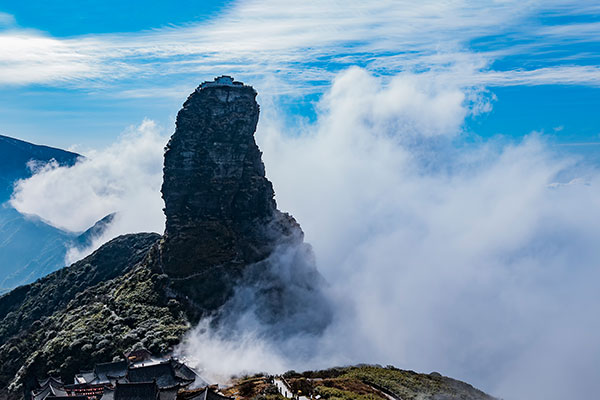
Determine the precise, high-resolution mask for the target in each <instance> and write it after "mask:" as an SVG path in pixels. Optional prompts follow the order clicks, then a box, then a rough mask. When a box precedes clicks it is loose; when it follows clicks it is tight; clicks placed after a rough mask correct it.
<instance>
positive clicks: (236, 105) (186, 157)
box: [161, 77, 302, 309]
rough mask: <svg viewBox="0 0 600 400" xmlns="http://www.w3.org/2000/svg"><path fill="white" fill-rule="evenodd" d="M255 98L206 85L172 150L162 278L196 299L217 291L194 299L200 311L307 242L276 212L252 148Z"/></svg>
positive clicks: (187, 111) (238, 89) (219, 84)
mask: <svg viewBox="0 0 600 400" xmlns="http://www.w3.org/2000/svg"><path fill="white" fill-rule="evenodd" d="M256 95H257V93H256V91H255V90H254V89H253V88H252V87H251V86H246V85H243V84H241V83H239V82H235V81H233V79H232V78H230V77H220V78H217V79H215V81H214V82H205V83H203V84H202V85H200V86H199V87H198V89H196V91H195V92H194V93H192V94H191V95H190V96H189V97H188V99H187V101H186V102H185V103H184V105H183V108H182V109H181V110H180V111H179V114H178V115H177V122H176V129H175V133H174V134H173V136H172V137H171V140H170V141H169V143H168V145H167V151H166V153H165V164H164V181H163V186H162V194H163V199H164V201H165V215H166V217H167V222H166V230H165V236H164V241H163V244H162V246H161V256H162V265H163V270H164V272H165V273H167V274H168V275H169V276H170V277H171V278H173V279H174V280H175V281H180V282H181V284H179V286H180V287H179V288H178V289H179V291H183V292H184V293H185V294H186V295H187V296H189V297H190V298H193V297H194V296H193V295H194V293H196V292H198V291H199V289H202V290H204V289H208V290H209V291H210V290H212V291H213V292H214V295H215V296H214V297H211V298H210V299H209V298H208V297H209V296H206V293H204V294H203V298H202V299H195V301H196V302H197V303H199V304H200V305H201V308H208V309H211V308H213V309H214V307H217V306H218V305H220V303H222V302H223V301H224V299H226V298H227V297H228V294H227V293H228V292H230V291H231V288H232V285H231V284H228V283H227V282H230V281H231V280H233V279H235V278H236V277H239V276H241V273H242V272H243V269H244V266H246V265H249V264H252V263H256V262H258V261H261V260H263V259H265V258H266V257H268V256H269V255H270V254H271V252H272V251H273V249H274V248H275V246H276V245H277V244H278V243H281V242H282V241H290V240H291V241H299V242H301V241H302V231H301V229H300V227H299V225H298V224H297V223H296V221H295V220H294V219H293V218H292V217H290V216H289V215H287V214H283V213H281V212H279V211H278V210H277V208H276V204H275V200H274V193H273V186H272V185H271V182H269V180H268V179H267V178H266V177H265V168H264V165H263V162H262V160H261V152H260V150H259V149H258V146H257V145H256V142H255V140H254V132H255V130H256V125H257V123H258V114H259V106H258V104H257V103H256V100H255V99H256ZM199 276H201V277H202V279H201V281H202V282H199V280H198V279H194V277H199ZM209 281H210V282H209ZM186 282H187V283H186ZM192 283H193V284H192ZM207 285H208V286H209V287H207ZM200 286H202V287H200ZM217 292H218V293H217ZM219 293H221V295H219Z"/></svg>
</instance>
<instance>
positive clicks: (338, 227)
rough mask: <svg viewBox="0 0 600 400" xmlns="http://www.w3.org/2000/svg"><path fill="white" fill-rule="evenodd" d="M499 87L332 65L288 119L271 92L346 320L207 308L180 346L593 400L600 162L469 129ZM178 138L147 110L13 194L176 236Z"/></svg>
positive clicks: (239, 369)
mask: <svg viewBox="0 0 600 400" xmlns="http://www.w3.org/2000/svg"><path fill="white" fill-rule="evenodd" d="M258 89H260V88H258ZM491 100H492V99H490V97H489V96H488V95H487V94H486V92H485V91H482V90H480V89H478V88H473V87H466V86H464V85H463V84H462V83H461V81H460V80H454V79H452V77H451V75H445V74H440V75H437V76H432V75H429V74H412V73H408V72H407V73H402V74H399V75H396V76H394V77H392V78H391V79H386V78H381V77H376V76H374V75H372V74H371V73H369V72H367V71H366V70H365V69H361V68H351V69H349V70H347V71H345V72H343V73H340V74H339V75H338V76H337V77H336V78H335V80H334V81H333V84H332V86H331V88H330V90H328V91H327V93H326V94H325V95H324V96H323V98H322V99H321V100H320V101H319V103H318V104H317V111H318V112H317V114H318V118H317V120H316V121H315V122H314V123H311V122H306V121H298V123H297V124H290V123H289V121H288V122H286V121H285V120H286V116H284V115H282V114H281V112H280V110H278V108H277V104H276V102H275V100H274V99H273V98H270V97H268V96H261V99H260V102H261V110H262V115H261V120H260V122H259V131H258V132H257V140H258V142H259V145H260V147H261V150H262V151H263V152H264V161H265V164H266V169H267V174H268V176H269V179H271V180H272V181H273V184H274V187H275V190H276V193H277V201H278V204H279V208H280V209H282V210H284V211H289V212H291V213H292V214H293V215H294V216H295V217H296V218H297V219H298V221H299V222H300V223H301V225H302V227H303V229H304V231H305V233H306V240H307V241H308V242H310V243H311V244H312V245H313V246H314V250H315V254H316V257H317V263H318V266H319V270H320V271H321V273H322V274H323V276H324V278H325V279H326V280H327V282H328V284H329V286H328V288H327V289H326V295H327V296H328V299H329V301H330V302H331V303H332V304H334V305H335V313H334V316H333V318H334V319H333V322H332V323H331V324H330V325H329V327H328V328H327V330H326V331H325V332H324V333H323V334H322V335H313V334H299V335H289V336H286V337H284V338H273V337H272V336H269V335H267V334H265V332H266V331H268V329H269V326H265V325H264V323H261V322H260V318H259V316H257V315H254V314H253V313H252V312H249V313H245V314H243V315H242V316H240V315H231V316H232V317H239V318H238V320H237V322H236V325H235V327H236V330H235V334H234V335H231V334H228V335H224V334H223V333H222V332H220V331H215V330H214V329H212V328H210V324H209V321H203V323H201V324H200V325H199V326H198V327H196V328H195V329H194V331H193V332H192V333H191V334H190V335H189V337H188V339H187V344H186V345H184V346H182V348H181V349H180V352H181V353H182V354H184V355H185V356H186V357H187V358H188V359H189V360H191V361H192V362H194V363H196V364H197V365H198V366H200V367H201V368H204V369H205V374H206V375H207V377H209V378H213V379H225V378H226V377H227V376H229V375H230V374H235V373H243V372H249V371H256V370H263V371H269V372H282V371H284V370H286V369H290V368H293V369H296V370H301V369H305V368H311V369H312V368H319V367H331V366H333V365H339V364H351V363H359V362H373V363H380V364H394V365H396V366H398V367H401V368H407V369H414V370H417V371H422V372H430V371H434V370H435V371H439V372H441V373H443V374H445V375H449V376H452V377H455V378H458V379H462V380H465V381H468V382H469V383H471V384H473V385H475V386H477V387H479V388H481V389H484V390H486V391H488V392H490V393H491V394H493V395H496V396H500V397H503V398H506V399H561V398H593V397H594V395H595V393H597V392H598V391H599V390H600V383H599V382H600V381H599V380H598V379H596V377H595V374H596V371H597V368H596V366H597V365H598V362H599V361H600V339H598V337H597V335H596V334H595V332H597V331H598V329H599V328H600V317H599V316H598V315H597V313H596V312H595V305H596V304H598V303H599V301H600V295H599V294H598V291H597V288H596V286H597V285H596V282H598V279H599V278H600V268H598V263H597V260H598V259H600V247H599V246H597V238H598V237H600V225H599V224H598V223H597V221H598V219H599V217H600V204H599V203H600V200H598V199H600V193H599V189H598V188H599V187H600V186H599V184H600V174H599V173H598V171H597V169H595V168H593V167H590V166H586V164H585V163H583V162H581V160H577V159H575V158H569V157H567V156H565V155H561V154H556V153H554V152H553V151H552V150H551V147H550V146H549V145H548V143H547V139H546V138H545V137H544V136H542V135H540V134H535V133H532V134H531V135H529V136H527V137H525V138H523V139H520V140H514V139H510V140H509V139H506V138H502V137H498V138H493V139H490V140H487V141H482V140H481V139H480V138H478V137H477V136H475V135H469V134H467V133H465V132H463V130H462V126H463V123H464V121H465V118H467V117H469V116H472V115H476V114H479V113H483V112H486V110H489V109H490V107H491V103H490V101H491ZM165 142H166V138H165V137H164V136H161V135H159V134H157V133H155V128H154V127H153V126H152V123H150V122H145V123H143V124H142V125H141V126H140V127H139V128H138V130H137V131H136V132H135V133H132V134H130V135H126V136H125V137H124V138H123V139H122V140H121V142H120V143H119V144H117V145H115V146H112V147H110V148H109V149H107V150H106V151H104V152H98V153H97V154H93V155H92V154H90V155H89V157H88V160H87V161H85V162H82V163H80V164H77V165H76V166H75V167H72V168H69V169H63V168H54V167H48V168H46V169H44V170H42V171H40V173H39V174H37V175H35V176H34V177H33V178H31V179H30V180H27V181H24V182H22V183H21V184H20V185H19V187H18V190H17V192H16V194H15V196H14V198H13V204H14V205H15V206H16V207H17V208H18V209H19V210H21V211H23V212H29V213H35V214H38V215H40V216H41V217H43V218H44V219H46V220H49V221H51V222H53V223H54V224H56V225H57V226H63V227H67V228H69V229H84V228H85V227H87V226H88V225H90V224H91V223H93V222H94V221H95V220H96V219H98V218H100V217H102V216H103V215H105V214H107V213H109V212H112V211H118V212H119V213H120V215H121V216H122V218H123V221H127V222H126V223H125V222H123V223H122V225H119V226H120V228H119V229H116V228H115V231H112V232H111V234H116V233H121V232H125V231H137V230H148V229H149V230H156V231H159V232H162V226H163V225H162V224H163V219H162V218H163V216H162V212H161V207H162V203H161V201H160V196H159V192H158V190H159V188H160V175H161V174H160V169H161V166H162V148H163V145H164V143H165ZM285 270H286V268H285V266H282V267H281V269H278V271H285ZM246 289H248V288H246ZM250 289H251V288H250ZM242 292H244V291H242ZM244 293H245V295H247V292H244ZM237 300H239V298H238V299H237ZM310 311H311V310H307V312H310ZM234 314H235V313H234ZM242 317H243V318H242ZM296 322H298V321H296Z"/></svg>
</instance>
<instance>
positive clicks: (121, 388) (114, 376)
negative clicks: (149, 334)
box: [31, 349, 229, 400]
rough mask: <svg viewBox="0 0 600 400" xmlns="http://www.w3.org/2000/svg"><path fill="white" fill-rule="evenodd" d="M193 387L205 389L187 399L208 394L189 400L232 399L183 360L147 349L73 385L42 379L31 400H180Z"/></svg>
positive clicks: (85, 373) (82, 376)
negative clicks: (183, 392) (184, 392)
mask: <svg viewBox="0 0 600 400" xmlns="http://www.w3.org/2000/svg"><path fill="white" fill-rule="evenodd" d="M193 387H196V388H198V387H202V388H204V389H201V390H199V389H194V390H192V391H191V392H188V394H187V395H186V396H190V394H189V393H193V394H195V393H197V394H198V395H200V394H201V393H204V395H203V396H204V398H199V397H197V396H196V397H186V399H187V398H190V399H196V398H198V399H199V400H229V398H227V397H224V396H222V395H220V394H218V393H216V392H215V391H214V390H215V389H209V388H208V383H207V382H206V381H205V380H204V379H202V378H201V377H200V376H199V375H198V374H197V373H196V372H195V371H194V370H193V369H191V368H189V367H188V366H187V365H185V364H184V363H182V362H181V361H179V360H177V359H174V358H169V359H160V358H153V357H152V355H151V354H150V353H149V352H148V351H147V350H145V349H140V350H136V351H134V352H130V353H126V354H125V359H124V360H120V361H114V362H108V363H100V364H96V365H95V366H94V369H93V370H92V371H81V372H80V373H78V374H76V375H75V377H74V382H73V384H65V383H63V382H62V380H61V379H58V378H55V377H48V378H46V379H43V380H39V381H38V388H37V389H34V390H32V391H31V398H32V399H33V400H51V399H63V398H66V399H70V400H77V399H81V400H100V399H102V400H113V399H120V400H124V399H131V400H134V399H153V400H155V399H158V400H176V399H178V398H179V397H178V396H179V394H180V392H182V391H184V390H185V389H188V388H193ZM209 392H210V394H209ZM209 397H210V399H209Z"/></svg>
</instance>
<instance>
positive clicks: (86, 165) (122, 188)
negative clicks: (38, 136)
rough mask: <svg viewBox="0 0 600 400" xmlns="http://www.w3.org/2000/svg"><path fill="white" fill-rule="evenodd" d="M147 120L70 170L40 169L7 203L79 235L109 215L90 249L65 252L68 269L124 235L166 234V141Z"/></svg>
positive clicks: (53, 166) (19, 185) (48, 166)
mask: <svg viewBox="0 0 600 400" xmlns="http://www.w3.org/2000/svg"><path fill="white" fill-rule="evenodd" d="M168 136H169V135H168V134H165V133H164V132H163V131H161V129H160V128H159V127H158V126H157V125H156V123H155V122H153V121H151V120H144V121H143V122H141V123H140V125H138V126H132V127H129V128H127V129H126V130H125V131H124V132H123V133H122V135H121V137H120V138H119V140H118V141H117V142H115V143H113V144H112V145H110V146H108V147H107V148H105V149H102V150H91V151H89V152H85V156H86V157H85V158H83V159H80V160H79V161H78V162H77V163H76V164H75V165H74V166H72V167H59V166H58V165H57V164H56V163H48V164H46V165H41V166H38V167H37V169H36V170H35V172H36V173H35V174H34V175H33V176H32V177H31V178H29V179H25V180H20V181H18V182H17V183H16V185H15V190H14V192H13V194H12V197H11V200H10V204H11V205H12V206H13V207H14V208H15V209H17V210H18V211H19V212H21V213H23V214H33V215H37V216H39V217H41V218H42V219H44V220H45V221H46V222H47V223H49V224H51V225H53V226H55V227H57V228H60V229H63V230H66V231H70V232H83V231H85V230H86V229H88V228H90V227H91V226H92V225H94V224H95V223H96V222H97V221H99V220H100V219H102V218H103V217H105V216H106V215H108V214H111V213H113V212H116V215H115V217H114V219H113V221H112V222H111V224H110V225H109V226H108V227H107V228H106V229H105V230H104V231H103V232H102V233H101V235H100V236H98V237H95V238H93V240H92V244H91V246H88V247H86V248H78V247H73V248H71V249H69V251H68V253H67V256H66V258H67V259H66V262H67V264H70V263H72V262H75V261H77V260H79V259H81V258H83V257H85V256H87V255H88V254H90V253H92V252H93V251H94V250H96V249H97V248H98V247H100V246H101V245H102V244H103V243H105V242H107V241H108V240H110V239H112V238H114V237H116V236H119V235H122V234H126V233H133V232H160V233H162V232H163V231H164V224H165V217H164V214H163V212H162V208H163V207H164V202H163V200H162V198H161V195H160V187H161V184H162V163H163V154H164V150H163V148H164V146H165V144H166V143H167V140H168Z"/></svg>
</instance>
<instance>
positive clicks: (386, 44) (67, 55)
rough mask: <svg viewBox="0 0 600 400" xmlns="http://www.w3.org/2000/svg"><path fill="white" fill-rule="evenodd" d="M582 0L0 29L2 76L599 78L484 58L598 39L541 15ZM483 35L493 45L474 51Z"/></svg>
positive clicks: (327, 5) (586, 70)
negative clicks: (57, 33) (96, 30)
mask: <svg viewBox="0 0 600 400" xmlns="http://www.w3.org/2000/svg"><path fill="white" fill-rule="evenodd" d="M577 10H578V11H577ZM577 10H576V9H575V8H574V7H573V6H572V5H570V3H568V2H561V1H554V2H538V1H528V2H516V1H506V2H478V3H471V2H466V1H450V2H434V1H426V2H419V3H414V2H410V1H379V2H377V3H372V2H368V3H365V2H359V1H350V2H345V3H344V5H343V6H342V5H340V4H339V3H337V2H322V1H302V2H298V1H292V2H289V1H286V2H281V1H279V0H255V1H241V2H238V3H236V4H235V5H234V6H233V7H231V8H229V9H227V10H226V11H224V12H223V13H222V14H221V15H220V16H219V17H217V18H216V19H212V20H210V21H208V22H205V23H202V24H198V25H185V26H181V27H169V28H162V29H157V30H149V31H143V32H138V33H130V34H104V35H87V36H80V37H74V38H67V39H58V38H52V37H49V36H47V35H44V34H42V33H38V32H31V31H24V30H14V29H13V30H10V31H5V32H4V33H1V34H0V49H2V50H3V51H2V52H1V53H0V84H4V85H27V84H32V83H42V84H49V85H57V86H61V85H70V86H76V87H87V88H90V87H92V88H93V87H97V86H110V85H111V84H114V83H115V82H122V81H127V80H133V81H135V80H136V79H148V78H150V77H152V78H153V79H157V80H164V79H168V78H169V77H174V76H182V75H194V76H198V75H211V74H215V73H220V72H222V71H224V70H227V71H229V72H231V73H234V74H236V75H237V76H239V77H241V78H245V77H252V78H254V79H253V80H254V81H256V80H257V79H258V78H260V77H268V76H272V75H276V76H277V77H278V79H280V80H281V81H282V83H283V84H282V85H279V87H280V89H279V90H281V91H282V92H286V91H287V92H290V91H293V90H297V89H299V88H302V89H307V88H308V87H310V88H312V90H315V87H317V88H318V87H320V86H321V87H323V86H325V85H326V83H327V82H329V81H330V80H331V79H332V77H333V76H334V74H335V73H337V72H339V71H340V70H343V69H345V68H347V67H348V66H351V65H360V66H363V67H366V68H368V69H369V70H372V71H374V72H376V73H382V74H395V73H397V72H399V71H405V70H413V71H430V70H446V69H451V68H453V67H454V66H456V65H460V66H461V69H465V70H466V73H465V74H464V75H463V76H462V80H464V81H468V82H475V83H476V84H482V85H486V84H492V85H515V84H525V85H527V84H554V83H560V84H578V85H593V86H598V82H600V72H599V70H598V68H597V67H595V66H589V65H588V66H584V65H578V64H577V62H576V60H572V61H571V62H570V63H569V64H568V65H555V66H548V67H543V68H529V69H528V68H522V67H517V68H508V69H503V70H494V69H491V68H490V67H489V66H490V64H491V62H492V61H494V59H495V57H498V56H506V55H513V56H514V55H520V56H526V54H531V53H532V52H535V51H536V49H545V48H547V47H551V46H553V45H556V44H561V45H564V44H565V43H567V44H568V43H571V42H572V43H575V42H579V41H581V40H585V41H587V42H596V41H598V40H599V39H598V35H597V33H595V32H597V29H596V28H597V26H596V25H597V23H563V24H559V25H552V26H544V25H542V24H541V23H540V22H539V21H537V20H536V16H537V15H539V14H540V13H546V14H553V15H554V14H556V15H573V14H575V13H580V14H581V13H586V12H593V11H594V4H593V3H592V2H590V3H589V4H587V3H586V2H584V4H581V5H578V8H577ZM526 22H527V23H526ZM525 26H529V27H530V28H524V27H525ZM503 34H510V35H511V41H506V40H504V39H494V37H496V36H499V35H503ZM534 38H535V39H536V40H535V41H534V40H533V39H534ZM582 38H583V39H582ZM480 39H485V40H487V41H488V42H490V48H492V47H493V48H494V51H490V52H486V51H473V50H471V43H472V42H473V41H476V40H480ZM525 49H526V51H527V53H522V51H523V50H525ZM464 66H467V68H463V67H464ZM469 66H474V68H468V67H469ZM130 94H132V95H134V94H133V93H131V92H130Z"/></svg>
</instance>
